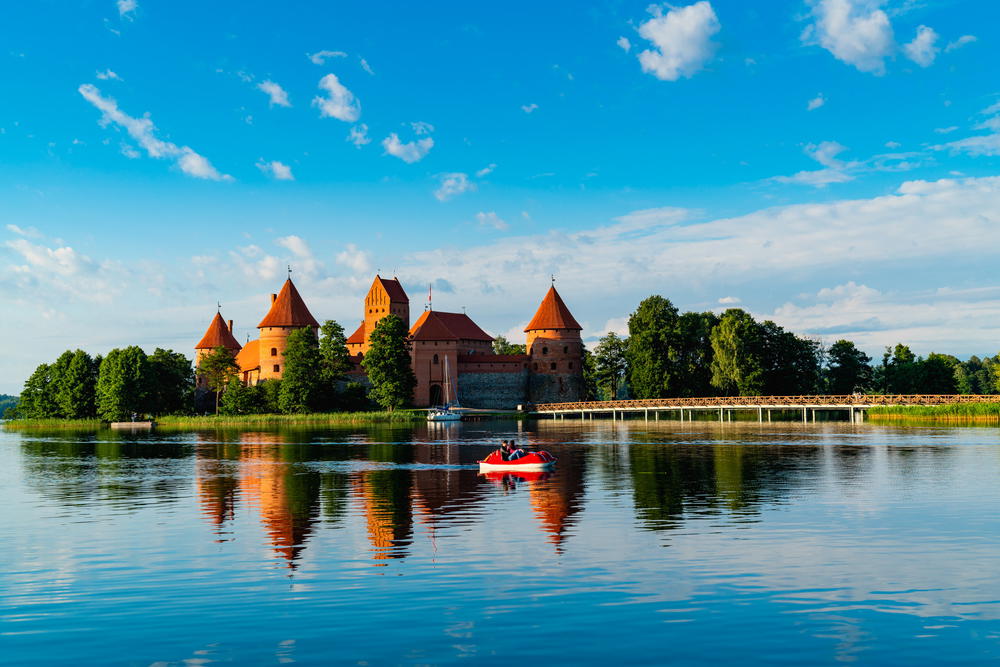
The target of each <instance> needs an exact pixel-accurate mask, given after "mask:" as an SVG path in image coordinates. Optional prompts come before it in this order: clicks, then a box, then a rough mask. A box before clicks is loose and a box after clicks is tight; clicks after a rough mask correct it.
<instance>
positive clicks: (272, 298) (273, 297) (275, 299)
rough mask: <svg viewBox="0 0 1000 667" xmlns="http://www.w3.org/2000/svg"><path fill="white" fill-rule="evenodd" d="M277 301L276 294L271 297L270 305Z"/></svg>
mask: <svg viewBox="0 0 1000 667" xmlns="http://www.w3.org/2000/svg"><path fill="white" fill-rule="evenodd" d="M277 300H278V295H277V294H272V295H271V303H274V302H275V301H277Z"/></svg>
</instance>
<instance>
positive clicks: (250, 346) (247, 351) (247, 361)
mask: <svg viewBox="0 0 1000 667" xmlns="http://www.w3.org/2000/svg"><path fill="white" fill-rule="evenodd" d="M236 363H237V364H238V365H239V367H240V372H242V373H245V372H247V371H252V370H256V369H258V368H260V341H259V340H251V341H249V342H247V344H246V345H244V346H243V349H242V350H240V353H239V354H237V355H236Z"/></svg>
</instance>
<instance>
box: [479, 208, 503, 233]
mask: <svg viewBox="0 0 1000 667" xmlns="http://www.w3.org/2000/svg"><path fill="white" fill-rule="evenodd" d="M476 221H477V222H479V226H480V227H492V228H493V229H496V230H498V231H501V232H502V231H506V230H507V229H509V228H510V225H508V224H507V222H506V221H505V220H504V219H503V218H501V217H500V216H499V215H497V214H496V211H490V212H488V213H487V212H483V211H481V212H479V213H476Z"/></svg>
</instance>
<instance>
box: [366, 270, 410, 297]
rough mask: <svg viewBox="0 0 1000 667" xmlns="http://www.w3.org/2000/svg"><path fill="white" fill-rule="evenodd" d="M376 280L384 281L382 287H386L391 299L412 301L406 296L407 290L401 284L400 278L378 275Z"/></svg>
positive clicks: (378, 281)
mask: <svg viewBox="0 0 1000 667" xmlns="http://www.w3.org/2000/svg"><path fill="white" fill-rule="evenodd" d="M375 282H377V283H382V287H384V288H385V291H386V294H388V295H389V300H390V301H405V302H406V303H409V302H410V297H408V296H406V290H404V289H403V286H402V285H400V284H399V279H398V278H391V279H390V278H383V277H382V276H379V275H376V276H375Z"/></svg>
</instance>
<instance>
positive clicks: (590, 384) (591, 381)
mask: <svg viewBox="0 0 1000 667" xmlns="http://www.w3.org/2000/svg"><path fill="white" fill-rule="evenodd" d="M599 399H600V394H599V393H598V390H597V362H596V361H595V360H594V354H593V353H592V352H591V351H590V350H588V349H587V346H586V345H584V346H583V400H585V401H596V400H599Z"/></svg>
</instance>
